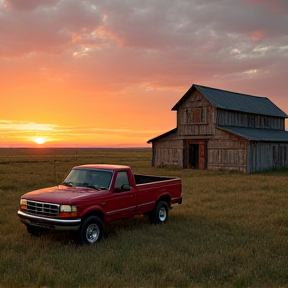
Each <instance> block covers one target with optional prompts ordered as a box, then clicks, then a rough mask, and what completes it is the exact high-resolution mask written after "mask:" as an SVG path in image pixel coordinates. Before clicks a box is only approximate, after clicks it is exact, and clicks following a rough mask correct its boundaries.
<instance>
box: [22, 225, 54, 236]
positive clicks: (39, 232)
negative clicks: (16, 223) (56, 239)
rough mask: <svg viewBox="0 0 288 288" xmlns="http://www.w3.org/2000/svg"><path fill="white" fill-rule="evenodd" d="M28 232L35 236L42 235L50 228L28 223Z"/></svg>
mask: <svg viewBox="0 0 288 288" xmlns="http://www.w3.org/2000/svg"><path fill="white" fill-rule="evenodd" d="M26 228H27V232H28V233H29V234H30V235H31V236H34V237H41V236H43V235H45V234H47V233H48V231H49V230H48V229H44V228H39V227H35V226H31V225H27V226H26Z"/></svg>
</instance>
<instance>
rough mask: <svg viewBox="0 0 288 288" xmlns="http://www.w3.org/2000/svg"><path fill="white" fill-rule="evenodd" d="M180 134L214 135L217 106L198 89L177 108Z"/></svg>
mask: <svg viewBox="0 0 288 288" xmlns="http://www.w3.org/2000/svg"><path fill="white" fill-rule="evenodd" d="M177 127H178V131H179V136H180V137H181V136H198V135H199V136H200V135H201V136H204V135H206V136H207V135H213V134H214V132H215V108H214V107H213V106H211V104H210V103H209V102H208V101H207V100H206V98H205V97H203V96H202V94H201V93H200V92H198V91H195V92H193V93H192V94H191V95H190V97H188V99H187V100H186V101H185V102H184V103H183V104H182V105H181V106H180V107H179V109H178V110H177Z"/></svg>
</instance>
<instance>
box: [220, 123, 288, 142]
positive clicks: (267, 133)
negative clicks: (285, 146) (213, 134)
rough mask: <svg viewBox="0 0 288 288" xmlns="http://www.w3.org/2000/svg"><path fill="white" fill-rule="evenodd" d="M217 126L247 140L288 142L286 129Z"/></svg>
mask: <svg viewBox="0 0 288 288" xmlns="http://www.w3.org/2000/svg"><path fill="white" fill-rule="evenodd" d="M217 128H219V129H221V130H224V131H227V132H230V133H233V134H235V135H238V136H241V137H243V138H245V139H247V140H249V141H259V142H288V131H284V130H271V129H259V128H246V127H231V126H218V127H217Z"/></svg>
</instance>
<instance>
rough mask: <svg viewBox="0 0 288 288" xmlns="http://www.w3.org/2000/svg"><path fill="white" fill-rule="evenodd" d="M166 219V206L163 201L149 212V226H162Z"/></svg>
mask: <svg viewBox="0 0 288 288" xmlns="http://www.w3.org/2000/svg"><path fill="white" fill-rule="evenodd" d="M167 218H168V204H167V202H165V201H160V202H159V203H158V204H157V205H156V207H155V208H154V209H153V210H152V211H151V212H150V214H149V220H150V223H151V224H162V223H165V222H166V221H167Z"/></svg>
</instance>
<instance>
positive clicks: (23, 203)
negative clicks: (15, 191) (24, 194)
mask: <svg viewBox="0 0 288 288" xmlns="http://www.w3.org/2000/svg"><path fill="white" fill-rule="evenodd" d="M20 210H27V200H26V199H22V198H21V199H20Z"/></svg>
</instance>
